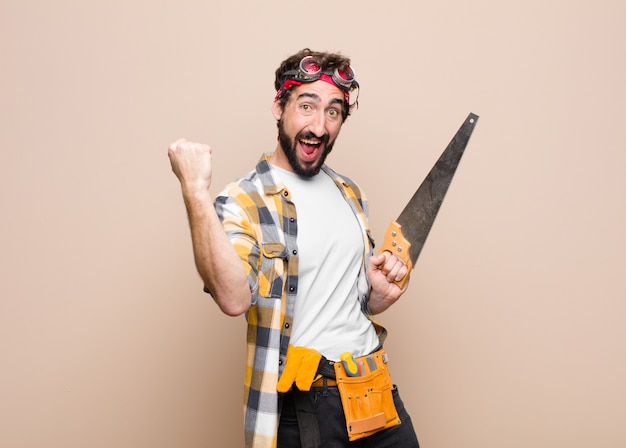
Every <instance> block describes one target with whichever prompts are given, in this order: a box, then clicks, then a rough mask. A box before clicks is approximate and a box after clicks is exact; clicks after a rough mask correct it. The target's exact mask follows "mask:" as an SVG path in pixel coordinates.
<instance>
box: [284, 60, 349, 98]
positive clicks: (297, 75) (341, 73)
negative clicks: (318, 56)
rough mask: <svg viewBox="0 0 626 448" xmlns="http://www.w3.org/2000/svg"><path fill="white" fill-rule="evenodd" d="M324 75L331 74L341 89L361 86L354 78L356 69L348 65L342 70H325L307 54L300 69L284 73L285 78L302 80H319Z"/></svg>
mask: <svg viewBox="0 0 626 448" xmlns="http://www.w3.org/2000/svg"><path fill="white" fill-rule="evenodd" d="M322 75H329V76H330V77H331V79H332V80H333V82H334V83H335V84H336V85H337V87H339V88H340V89H341V90H352V89H354V88H356V87H358V86H359V84H358V83H357V82H356V80H355V79H354V69H353V68H352V67H350V66H348V67H347V68H346V69H343V70H340V69H338V68H335V69H334V70H324V71H322V67H321V66H320V64H319V63H318V62H317V61H316V60H315V58H314V57H313V56H305V57H304V58H302V60H301V61H300V64H299V65H298V70H290V71H288V72H286V73H285V74H284V76H285V78H292V79H296V80H298V81H302V82H313V81H317V80H318V79H320V78H321V77H322Z"/></svg>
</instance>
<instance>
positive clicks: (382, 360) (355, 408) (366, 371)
mask: <svg viewBox="0 0 626 448" xmlns="http://www.w3.org/2000/svg"><path fill="white" fill-rule="evenodd" d="M342 358H343V356H342ZM334 366H335V376H336V381H337V388H338V389H339V395H340V396H341V404H342V406H343V410H344V414H345V416H346V429H347V430H348V437H349V439H350V441H354V440H358V439H360V438H363V437H367V436H370V435H372V434H374V433H375V432H378V431H381V430H383V429H386V428H390V427H392V426H396V425H398V424H400V423H401V422H400V418H399V417H398V412H397V410H396V407H395V404H394V402H393V395H392V390H393V383H392V381H391V375H390V374H389V368H388V365H387V354H386V352H385V350H384V349H380V350H378V351H377V352H374V353H372V354H370V355H367V356H362V357H360V358H353V359H349V360H347V361H346V360H343V361H341V362H335V365H334ZM355 369H356V370H355Z"/></svg>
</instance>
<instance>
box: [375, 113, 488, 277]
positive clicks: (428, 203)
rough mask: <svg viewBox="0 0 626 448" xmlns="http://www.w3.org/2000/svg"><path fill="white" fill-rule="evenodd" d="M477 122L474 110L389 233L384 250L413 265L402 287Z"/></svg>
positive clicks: (392, 224)
mask: <svg viewBox="0 0 626 448" xmlns="http://www.w3.org/2000/svg"><path fill="white" fill-rule="evenodd" d="M477 121H478V115H476V114H473V113H470V114H469V115H468V116H467V118H466V119H465V121H464V122H463V124H462V125H461V127H460V128H459V130H458V131H457V133H456V134H455V135H454V137H453V138H452V140H451V141H450V143H449V144H448V146H447V148H446V149H445V150H444V151H443V153H442V154H441V156H440V157H439V159H438V160H437V162H436V163H435V165H434V166H433V167H432V169H431V170H430V172H429V173H428V175H427V176H426V178H425V179H424V181H423V182H422V184H421V185H420V186H419V188H418V189H417V191H416V192H415V194H414V195H413V197H412V198H411V200H410V201H409V202H408V203H407V205H406V207H404V210H402V213H400V216H398V218H397V219H396V220H395V221H393V222H392V223H391V224H390V225H389V228H388V229H387V232H386V233H385V240H384V242H383V246H382V248H381V250H380V251H381V252H383V251H386V250H388V251H389V252H391V253H392V254H395V255H396V256H397V257H398V258H400V259H401V260H402V261H404V262H405V263H406V264H407V266H408V268H409V270H408V272H407V275H405V276H404V277H403V278H402V279H401V280H399V281H397V282H396V284H397V285H398V286H399V287H400V288H403V287H404V284H405V283H406V281H407V280H408V278H409V273H410V272H411V269H413V266H415V262H416V261H417V257H419V254H420V252H421V251H422V248H423V247H424V243H425V242H426V238H427V237H428V233H429V232H430V229H431V228H432V226H433V223H434V222H435V218H436V217H437V213H438V212H439V208H440V207H441V203H442V202H443V199H444V197H445V195H446V192H447V191H448V187H449V186H450V183H451V182H452V177H453V176H454V173H455V171H456V169H457V167H458V166H459V162H460V161H461V157H462V156H463V153H464V152H465V147H466V146H467V142H468V141H469V139H470V136H471V135H472V132H473V131H474V127H475V126H476V122H477Z"/></svg>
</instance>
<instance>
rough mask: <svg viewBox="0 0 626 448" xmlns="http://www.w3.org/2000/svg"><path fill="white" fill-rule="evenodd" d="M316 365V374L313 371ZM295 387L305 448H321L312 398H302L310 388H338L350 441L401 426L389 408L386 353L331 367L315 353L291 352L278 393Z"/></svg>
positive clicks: (392, 407) (299, 349)
mask: <svg viewBox="0 0 626 448" xmlns="http://www.w3.org/2000/svg"><path fill="white" fill-rule="evenodd" d="M290 355H291V356H290ZM348 355H349V354H348ZM342 357H343V355H342ZM350 357H351V355H350ZM290 361H291V365H290ZM314 363H315V364H316V365H317V368H316V369H315V370H313V369H311V367H312V365H313V364H314ZM293 384H295V385H296V387H297V390H296V389H294V390H293V392H294V399H295V403H296V411H297V416H298V426H299V427H300V437H301V440H302V444H303V445H302V446H303V448H304V447H319V446H320V445H319V443H320V442H319V440H320V439H319V437H320V436H319V427H318V425H317V417H316V416H315V405H314V403H313V399H312V398H313V396H312V395H311V394H308V393H303V392H302V391H305V392H306V391H309V390H310V389H311V387H324V386H326V387H332V386H337V388H338V390H339V395H340V397H341V404H342V407H343V411H344V414H345V418H346V430H347V432H348V437H349V439H350V441H354V440H358V439H361V438H363V437H367V436H370V435H372V434H374V433H376V432H378V431H381V430H383V429H386V428H390V427H392V426H395V425H398V424H400V423H401V422H400V418H399V417H398V412H397V410H396V408H395V404H394V402H393V395H392V390H393V383H392V381H391V376H390V375H389V369H388V367H387V354H386V352H385V350H384V349H380V350H377V351H376V352H374V353H372V354H370V355H366V356H362V357H359V358H356V359H354V358H351V359H349V362H348V361H346V360H342V361H341V362H333V361H329V360H327V359H326V358H324V357H323V356H321V355H320V354H319V353H318V352H316V351H315V350H311V349H307V348H304V347H292V346H290V347H289V350H288V352H287V364H286V366H285V370H284V371H283V375H282V376H281V378H280V380H279V385H278V388H277V389H278V391H279V392H287V391H288V390H290V389H291V388H292V385H293Z"/></svg>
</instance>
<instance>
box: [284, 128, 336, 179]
mask: <svg viewBox="0 0 626 448" xmlns="http://www.w3.org/2000/svg"><path fill="white" fill-rule="evenodd" d="M300 139H320V141H321V145H322V146H323V147H324V152H322V153H321V154H320V156H319V157H318V159H317V161H316V162H315V164H313V165H307V166H304V165H303V164H301V163H300V161H299V160H298V156H297V151H298V149H297V148H298V141H299V140H300ZM278 140H279V142H280V147H281V148H282V150H283V152H284V153H285V156H286V157H287V160H288V161H289V164H290V165H291V168H293V171H294V172H295V173H296V174H298V175H300V176H303V177H313V176H315V175H317V174H318V173H319V172H320V170H321V169H322V165H324V162H325V161H326V157H328V154H330V152H331V151H332V149H333V145H334V144H335V142H334V141H332V142H330V141H329V137H328V134H325V135H323V136H321V137H318V136H316V135H315V134H313V133H312V132H299V133H298V134H297V135H296V136H295V137H294V138H293V140H292V139H291V137H289V135H287V133H286V132H285V129H284V127H283V120H279V121H278Z"/></svg>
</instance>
